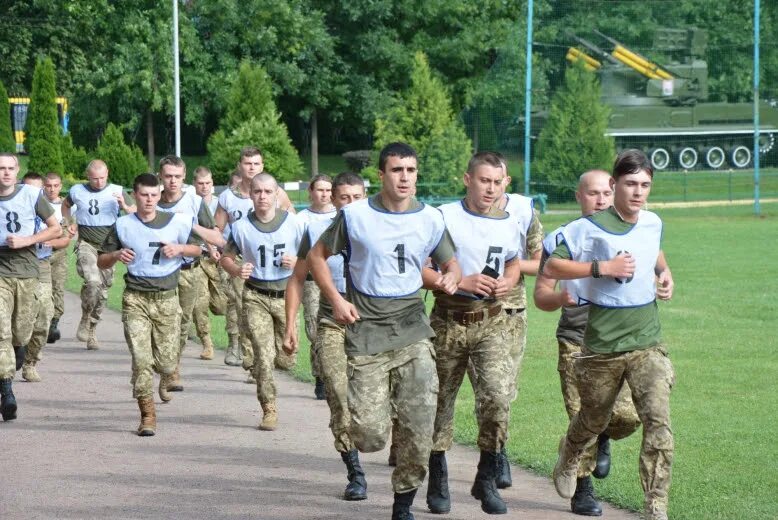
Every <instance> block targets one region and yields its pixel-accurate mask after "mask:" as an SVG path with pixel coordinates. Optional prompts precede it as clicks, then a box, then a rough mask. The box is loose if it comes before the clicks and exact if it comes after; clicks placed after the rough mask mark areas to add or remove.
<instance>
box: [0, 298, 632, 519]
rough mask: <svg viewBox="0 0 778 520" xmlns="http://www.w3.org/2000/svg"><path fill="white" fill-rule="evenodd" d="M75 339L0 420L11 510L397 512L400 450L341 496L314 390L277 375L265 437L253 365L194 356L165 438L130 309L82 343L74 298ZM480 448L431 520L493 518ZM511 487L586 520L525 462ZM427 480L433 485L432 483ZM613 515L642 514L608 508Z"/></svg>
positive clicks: (510, 494)
mask: <svg viewBox="0 0 778 520" xmlns="http://www.w3.org/2000/svg"><path fill="white" fill-rule="evenodd" d="M66 308H67V311H68V312H67V313H66V315H65V316H64V317H63V320H62V322H61V325H60V327H61V330H62V331H63V333H64V334H63V336H64V337H63V340H61V341H59V342H58V343H56V344H55V345H53V346H52V345H49V346H47V347H46V350H45V351H44V359H43V361H42V362H41V363H40V364H39V372H40V374H41V376H42V377H43V382H41V383H26V382H24V381H22V380H21V376H19V377H17V381H16V382H15V383H14V388H15V391H16V395H17V397H18V400H19V414H18V415H19V418H18V419H17V420H16V421H12V422H9V423H2V422H0V443H1V445H2V448H3V451H4V456H3V458H2V464H1V465H0V519H2V520H10V519H14V520H15V519H36V518H52V519H53V518H56V519H88V518H99V519H125V518H126V519H139V518H144V519H145V518H154V519H172V518H187V519H200V518H203V519H242V518H252V519H268V520H270V519H284V520H289V519H343V520H359V519H368V518H370V519H373V518H389V516H390V508H391V502H392V494H391V491H390V484H389V482H390V470H391V468H389V467H388V466H387V465H386V457H387V452H386V451H384V452H380V453H374V454H363V455H362V456H361V457H362V461H363V466H364V467H365V470H366V472H367V478H368V486H369V487H368V495H369V498H368V500H366V501H363V502H344V501H343V500H341V499H340V496H341V493H342V491H343V488H344V487H345V484H346V477H345V468H344V466H343V463H342V462H341V460H340V457H339V455H338V454H337V453H336V452H335V451H334V449H333V446H332V437H331V434H330V432H329V429H328V428H327V423H328V419H329V415H328V410H327V406H326V404H325V403H324V402H323V401H315V400H314V399H313V397H312V394H313V392H312V387H311V386H310V385H308V384H304V383H300V382H299V381H295V380H294V379H292V378H291V377H289V376H287V375H286V374H277V378H278V386H279V394H280V395H279V414H280V415H279V417H280V421H279V428H278V430H276V431H275V432H260V431H258V430H257V429H256V425H257V424H258V422H259V407H258V403H257V401H256V397H255V395H254V388H253V387H251V386H250V385H247V384H245V383H244V382H243V380H244V372H243V371H242V370H240V369H238V368H233V367H227V366H225V365H224V364H222V363H221V360H220V359H216V360H213V361H208V362H206V361H201V360H199V359H197V354H198V353H199V348H198V347H196V346H191V347H190V348H189V349H188V350H187V351H186V352H185V354H184V356H185V360H184V364H183V374H184V384H185V391H184V392H183V393H181V394H175V397H174V399H173V401H171V402H170V403H168V404H161V402H160V401H159V399H158V398H157V416H158V417H157V434H156V436H154V437H138V436H136V435H135V428H136V427H137V425H138V421H139V412H138V409H137V405H136V403H135V401H134V400H133V399H132V393H131V389H130V385H129V378H130V358H129V353H128V351H127V347H126V346H125V343H124V339H123V336H122V326H121V319H120V316H119V314H117V313H115V312H113V311H107V312H106V316H105V319H104V321H103V322H102V323H101V324H100V325H99V326H98V329H97V330H98V338H99V339H100V342H101V345H102V348H101V350H99V351H87V350H86V349H85V348H84V345H83V344H82V343H79V342H77V341H75V340H74V336H75V329H76V325H77V322H78V315H77V314H76V313H77V312H78V311H77V310H78V309H79V304H78V300H77V297H76V296H74V295H70V294H68V295H67V300H66ZM477 457H478V455H477V453H476V452H475V451H474V450H472V449H469V448H464V447H456V448H455V449H453V450H452V451H451V453H450V455H449V468H450V471H451V479H450V485H451V490H452V499H453V507H452V512H451V514H449V515H446V516H443V517H441V516H438V515H432V514H430V513H428V512H427V511H426V505H425V502H424V497H423V490H422V491H421V492H420V493H419V496H418V497H417V499H416V504H415V508H414V514H415V515H416V518H417V519H420V520H421V519H432V518H436V519H441V518H446V519H451V520H465V519H467V520H470V519H475V518H487V515H486V514H485V513H483V512H482V511H481V510H480V503H479V502H477V501H476V500H474V499H472V498H471V497H470V496H469V490H470V484H471V483H472V478H473V475H474V468H475V464H476V462H477ZM514 483H515V485H514V487H513V488H512V489H509V490H505V491H504V492H503V497H505V498H506V500H507V502H508V507H509V509H510V511H509V514H508V515H505V516H503V517H501V518H522V519H538V520H542V519H568V520H569V519H573V518H576V517H575V516H574V515H572V514H571V513H570V512H569V505H568V504H567V502H566V501H565V500H563V499H561V498H559V497H558V496H557V495H556V493H555V492H554V489H553V486H552V485H551V482H550V480H549V479H547V478H541V477H538V476H535V475H532V474H529V473H526V472H523V471H519V470H518V469H517V468H514ZM424 489H426V485H425V487H424ZM605 518H608V519H634V518H636V517H635V516H634V515H632V514H628V513H625V512H623V511H620V510H616V509H614V508H607V509H606V511H605Z"/></svg>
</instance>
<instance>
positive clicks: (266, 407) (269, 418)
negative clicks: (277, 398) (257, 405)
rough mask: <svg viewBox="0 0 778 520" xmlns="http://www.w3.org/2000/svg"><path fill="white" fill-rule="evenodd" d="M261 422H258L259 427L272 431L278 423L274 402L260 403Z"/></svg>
mask: <svg viewBox="0 0 778 520" xmlns="http://www.w3.org/2000/svg"><path fill="white" fill-rule="evenodd" d="M262 412H264V415H263V416H262V422H261V423H259V429H260V430H263V431H268V432H272V431H273V430H275V429H276V426H277V425H278V410H276V403H275V402H273V403H267V404H263V405H262Z"/></svg>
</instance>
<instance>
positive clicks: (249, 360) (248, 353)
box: [222, 259, 254, 372]
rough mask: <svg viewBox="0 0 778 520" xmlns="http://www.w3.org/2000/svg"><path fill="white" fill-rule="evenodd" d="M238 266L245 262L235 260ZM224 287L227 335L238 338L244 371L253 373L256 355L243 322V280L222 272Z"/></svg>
mask: <svg viewBox="0 0 778 520" xmlns="http://www.w3.org/2000/svg"><path fill="white" fill-rule="evenodd" d="M235 263H236V264H237V265H242V263H243V262H241V261H239V260H238V259H236V260H235ZM222 274H223V276H224V278H223V284H224V285H223V287H224V289H225V294H226V295H227V314H226V316H225V318H226V325H225V328H226V329H227V335H228V336H231V337H233V336H234V337H236V338H237V340H238V342H239V343H240V351H241V356H242V357H243V369H244V370H246V371H247V372H251V371H252V367H253V366H254V353H253V350H252V347H251V339H249V335H248V334H247V333H246V331H247V330H248V328H247V326H246V325H245V323H244V322H243V285H244V282H243V279H242V278H238V277H237V276H230V275H229V274H227V272H226V271H224V270H222Z"/></svg>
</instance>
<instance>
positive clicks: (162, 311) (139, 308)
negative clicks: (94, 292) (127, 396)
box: [122, 290, 181, 399]
mask: <svg viewBox="0 0 778 520" xmlns="http://www.w3.org/2000/svg"><path fill="white" fill-rule="evenodd" d="M122 324H123V325H124V339H125V340H126V341H127V346H128V347H129V349H130V355H131V356H132V378H131V379H130V384H131V385H132V396H133V397H134V398H135V399H140V398H141V397H151V396H152V395H154V372H157V373H158V374H164V375H170V374H172V373H173V371H174V370H175V369H176V364H177V363H178V353H179V341H178V340H179V336H180V332H181V307H180V306H179V304H178V298H177V294H176V291H175V290H171V291H163V292H149V293H145V292H140V291H128V290H125V291H124V296H123V297H122Z"/></svg>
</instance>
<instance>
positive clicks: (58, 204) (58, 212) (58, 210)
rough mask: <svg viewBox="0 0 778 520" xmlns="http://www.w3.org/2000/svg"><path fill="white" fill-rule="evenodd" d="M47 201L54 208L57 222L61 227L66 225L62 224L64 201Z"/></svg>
mask: <svg viewBox="0 0 778 520" xmlns="http://www.w3.org/2000/svg"><path fill="white" fill-rule="evenodd" d="M46 201H47V202H48V203H49V204H51V207H52V208H54V216H55V217H57V222H59V223H60V225H64V224H63V222H62V201H61V200H60V201H59V202H51V201H50V200H49V199H46Z"/></svg>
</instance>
